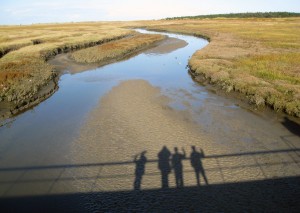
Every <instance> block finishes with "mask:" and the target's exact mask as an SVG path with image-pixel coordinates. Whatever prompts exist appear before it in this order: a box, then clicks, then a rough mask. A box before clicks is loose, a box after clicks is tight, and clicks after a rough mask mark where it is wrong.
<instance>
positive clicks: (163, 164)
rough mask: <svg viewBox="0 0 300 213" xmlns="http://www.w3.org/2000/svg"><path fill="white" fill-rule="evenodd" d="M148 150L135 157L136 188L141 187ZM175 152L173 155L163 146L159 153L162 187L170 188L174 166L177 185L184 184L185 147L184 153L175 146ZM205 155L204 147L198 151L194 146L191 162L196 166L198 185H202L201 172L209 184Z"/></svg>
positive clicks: (179, 186)
mask: <svg viewBox="0 0 300 213" xmlns="http://www.w3.org/2000/svg"><path fill="white" fill-rule="evenodd" d="M146 152H147V151H143V152H141V153H140V154H138V155H136V156H135V157H134V162H135V164H136V167H135V180H134V190H140V188H141V183H142V178H143V175H144V174H145V164H146V162H147V158H146V156H145V154H146ZM174 152H175V153H174V154H173V155H172V154H171V152H170V151H169V149H168V148H167V147H166V146H163V148H162V150H161V151H160V152H159V153H158V169H159V170H160V172H161V184H162V188H169V174H170V173H171V171H172V168H173V169H174V174H175V182H176V187H177V188H181V187H183V186H184V181H183V165H182V161H183V160H184V159H186V153H185V150H184V149H182V152H183V154H181V153H179V152H178V148H177V147H175V148H174ZM170 157H171V159H170ZM204 157H205V156H204V152H203V150H202V149H200V152H198V151H197V150H196V147H195V146H192V152H191V156H190V162H191V165H192V167H193V168H194V171H195V174H196V180H197V185H198V186H200V174H201V175H202V176H203V178H204V181H205V183H206V184H207V185H208V180H207V177H206V174H205V171H204V168H203V165H202V158H204ZM170 160H171V164H170Z"/></svg>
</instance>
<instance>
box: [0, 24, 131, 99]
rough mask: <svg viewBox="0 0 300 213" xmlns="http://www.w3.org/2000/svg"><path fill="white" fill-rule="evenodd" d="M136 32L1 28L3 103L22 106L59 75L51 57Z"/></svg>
mask: <svg viewBox="0 0 300 213" xmlns="http://www.w3.org/2000/svg"><path fill="white" fill-rule="evenodd" d="M133 33H134V32H133V31H132V30H127V29H122V28H120V27H118V26H117V25H116V24H112V23H109V24H108V23H101V22H99V23H81V24H76V23H75V24H58V25H52V24H45V25H32V26H9V27H0V57H1V58H0V101H2V100H6V101H10V102H14V103H16V104H20V103H22V102H23V101H27V99H30V98H32V97H33V96H35V95H36V94H37V93H38V91H39V90H40V88H42V87H43V86H45V85H47V84H48V82H49V81H50V80H51V79H53V78H54V77H55V75H56V74H55V73H53V68H52V67H51V66H50V65H49V64H47V63H46V61H47V60H48V59H49V58H50V57H52V56H54V55H57V54H59V53H61V52H68V51H71V50H76V49H82V48H86V47H90V46H95V45H97V44H101V43H105V42H108V41H111V40H115V39H120V38H123V37H125V36H128V35H131V34H133Z"/></svg>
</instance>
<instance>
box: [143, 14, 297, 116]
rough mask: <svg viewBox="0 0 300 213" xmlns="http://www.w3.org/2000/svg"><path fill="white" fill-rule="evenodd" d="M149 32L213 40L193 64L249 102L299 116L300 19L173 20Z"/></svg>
mask: <svg viewBox="0 0 300 213" xmlns="http://www.w3.org/2000/svg"><path fill="white" fill-rule="evenodd" d="M148 27H149V28H150V29H157V30H166V31H170V32H179V33H185V34H191V35H198V36H205V37H209V39H210V41H211V42H210V44H209V45H208V46H207V47H206V48H204V49H203V50H201V51H198V52H196V53H195V54H194V55H193V56H192V58H191V60H190V61H189V65H190V67H191V69H192V70H193V71H194V72H195V73H196V74H201V75H203V76H204V77H205V78H206V79H208V80H209V81H210V82H211V83H214V84H217V85H219V86H220V87H221V88H223V89H225V90H226V91H232V90H235V91H238V92H240V93H242V94H244V95H245V96H246V97H247V98H248V99H249V102H252V103H254V104H256V105H269V106H271V107H272V108H274V109H276V110H283V111H285V112H287V113H288V114H291V115H295V116H298V117H300V18H272V19H259V18H250V19H238V18H233V19H226V18H216V19H201V20H194V19H193V20H170V21H160V22H152V23H148Z"/></svg>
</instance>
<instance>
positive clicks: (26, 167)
mask: <svg viewBox="0 0 300 213" xmlns="http://www.w3.org/2000/svg"><path fill="white" fill-rule="evenodd" d="M297 152H300V149H281V150H270V151H253V152H241V153H232V154H220V155H206V156H205V157H204V159H213V158H214V159H218V158H229V157H240V156H254V155H267V154H276V153H297ZM184 160H185V161H187V160H190V158H185V159H184ZM147 163H158V160H157V159H150V160H147ZM296 163H298V162H296ZM126 164H134V161H132V160H131V161H120V162H103V163H85V164H61V165H47V166H25V167H7V168H0V172H9V171H10V172H11V171H24V170H26V171H30V170H44V169H71V168H80V167H98V166H117V165H126Z"/></svg>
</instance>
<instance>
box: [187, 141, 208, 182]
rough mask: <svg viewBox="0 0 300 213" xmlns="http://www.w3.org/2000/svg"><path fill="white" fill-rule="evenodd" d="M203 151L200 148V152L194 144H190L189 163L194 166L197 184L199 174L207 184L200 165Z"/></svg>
mask: <svg viewBox="0 0 300 213" xmlns="http://www.w3.org/2000/svg"><path fill="white" fill-rule="evenodd" d="M204 157H205V156H204V152H203V150H202V149H200V152H198V151H197V150H196V147H195V146H192V152H191V156H190V161H191V165H192V167H193V168H194V171H195V175H196V180H197V185H198V186H200V174H201V175H202V177H203V179H204V181H205V184H206V185H208V180H207V177H206V174H205V171H204V168H203V165H202V158H204Z"/></svg>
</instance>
